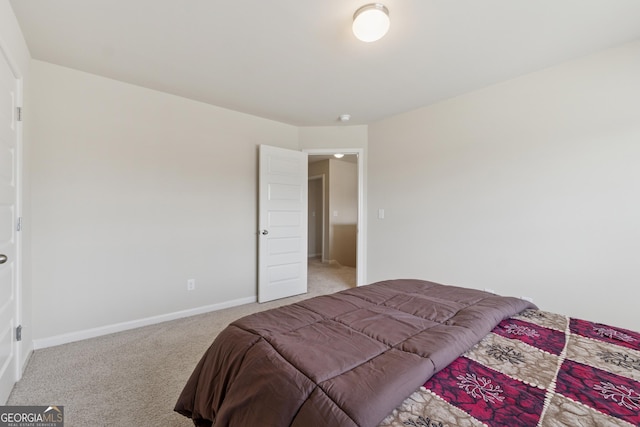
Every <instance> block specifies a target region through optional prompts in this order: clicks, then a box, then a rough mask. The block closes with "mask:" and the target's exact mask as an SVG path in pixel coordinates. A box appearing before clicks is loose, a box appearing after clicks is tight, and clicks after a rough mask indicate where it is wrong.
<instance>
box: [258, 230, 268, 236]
mask: <svg viewBox="0 0 640 427" xmlns="http://www.w3.org/2000/svg"><path fill="white" fill-rule="evenodd" d="M260 234H262V235H263V236H266V235H267V234H269V230H262V231H261V232H260Z"/></svg>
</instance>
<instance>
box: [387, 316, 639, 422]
mask: <svg viewBox="0 0 640 427" xmlns="http://www.w3.org/2000/svg"><path fill="white" fill-rule="evenodd" d="M639 425H640V333H637V332H632V331H628V330H625V329H620V328H613V327H610V326H606V325H602V324H598V323H592V322H587V321H584V320H578V319H573V318H569V317H566V316H561V315H558V314H553V313H548V312H544V311H539V310H526V311H524V312H523V313H521V314H520V315H517V316H514V317H512V318H509V319H507V320H504V321H503V322H501V323H500V324H499V325H498V326H497V327H496V328H495V329H494V330H493V331H492V332H491V333H490V334H489V335H487V336H486V337H485V338H484V339H483V340H482V341H480V342H479V343H478V344H477V345H476V346H475V347H473V348H472V349H471V350H469V351H467V352H466V353H464V354H463V355H462V356H460V357H459V358H458V359H456V360H455V361H454V362H453V363H451V364H450V365H449V366H447V367H446V368H444V369H443V370H442V371H440V372H439V373H437V374H436V375H434V376H433V377H432V378H431V379H430V380H429V381H427V382H426V383H425V384H424V386H423V387H421V388H420V389H419V390H417V391H416V392H415V393H413V394H412V395H411V396H410V397H409V398H407V399H406V400H405V401H404V402H403V404H402V405H401V406H400V407H398V408H397V409H396V410H394V411H393V413H392V414H391V415H389V416H388V417H387V418H386V419H385V420H384V421H383V422H382V423H381V424H380V426H385V427H386V426H393V427H399V426H403V427H404V426H413V427H447V426H451V427H453V426H456V427H459V426H463V427H464V426H490V427H498V426H509V427H514V426H540V427H551V426H553V427H559V426H584V427H590V426H593V427H596V426H597V427H601V426H625V427H629V426H639Z"/></svg>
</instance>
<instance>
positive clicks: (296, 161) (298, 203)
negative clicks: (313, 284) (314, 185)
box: [258, 145, 309, 302]
mask: <svg viewBox="0 0 640 427" xmlns="http://www.w3.org/2000/svg"><path fill="white" fill-rule="evenodd" d="M308 167H309V166H308V164H307V154H306V153H303V152H300V151H294V150H286V149H283V148H278V147H271V146H268V145H261V146H260V164H259V180H260V182H259V186H258V187H259V195H258V211H259V212H258V228H259V230H258V302H266V301H271V300H274V299H278V298H284V297H288V296H292V295H298V294H303V293H306V292H307V219H308V218H307V192H308V185H307V173H308Z"/></svg>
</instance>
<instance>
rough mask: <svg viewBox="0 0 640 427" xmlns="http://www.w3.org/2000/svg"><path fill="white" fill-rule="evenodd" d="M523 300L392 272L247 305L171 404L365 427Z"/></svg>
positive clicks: (263, 418) (231, 415)
mask: <svg viewBox="0 0 640 427" xmlns="http://www.w3.org/2000/svg"><path fill="white" fill-rule="evenodd" d="M526 308H535V306H533V305H532V304H530V303H528V302H527V301H524V300H520V299H517V298H505V297H499V296H496V295H493V294H490V293H486V292H482V291H478V290H472V289H464V288H458V287H452V286H444V285H439V284H436V283H432V282H425V281H421V280H393V281H386V282H379V283H375V284H372V285H368V286H363V287H359V288H355V289H350V290H347V291H343V292H339V293H336V294H333V295H327V296H321V297H316V298H312V299H309V300H306V301H302V302H299V303H296V304H292V305H289V306H285V307H281V308H277V309H273V310H268V311H264V312H261V313H256V314H253V315H250V316H247V317H244V318H242V319H240V320H237V321H235V322H233V323H232V324H231V325H229V326H228V327H227V328H226V329H225V330H223V331H222V332H221V333H220V334H219V335H218V337H217V338H216V339H215V341H214V342H213V344H212V345H211V347H210V348H209V349H208V350H207V352H206V353H205V354H204V356H203V357H202V359H201V361H200V362H199V363H198V365H197V366H196V368H195V370H194V372H193V374H192V375H191V377H190V378H189V380H188V382H187V384H186V386H185V388H184V390H183V391H182V394H181V395H180V397H179V399H178V402H177V404H176V407H175V410H176V411H177V412H179V413H181V414H183V415H185V416H187V417H190V418H192V419H193V421H194V424H195V425H197V426H210V425H212V424H214V425H216V426H231V427H233V426H237V427H246V426H300V427H311V426H322V427H325V426H375V425H377V424H378V423H379V422H380V421H381V420H382V419H383V418H384V417H385V416H386V415H387V414H388V413H390V412H391V411H392V410H393V409H394V408H395V407H396V406H398V405H399V404H400V403H401V402H402V401H403V400H404V399H405V398H406V397H407V396H409V395H410V394H411V393H413V392H414V391H415V390H416V389H417V388H418V387H420V386H421V385H422V384H423V383H424V382H425V381H426V380H427V379H428V378H429V377H431V376H432V375H433V374H434V373H436V372H438V371H439V370H440V369H442V368H444V367H445V366H447V365H448V364H449V363H451V362H452V361H453V360H455V359H456V358H457V357H458V356H459V355H460V354H462V353H463V352H465V351H466V350H468V349H469V348H471V347H472V346H473V345H474V344H476V343H477V342H478V341H480V339H482V338H483V337H484V336H485V335H487V334H488V333H489V332H490V331H491V330H492V329H493V328H494V327H495V326H496V325H497V324H498V323H499V322H500V321H501V320H503V319H505V318H507V317H509V316H512V315H514V314H516V313H519V312H520V311H522V310H524V309H526Z"/></svg>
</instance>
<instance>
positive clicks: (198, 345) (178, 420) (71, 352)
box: [7, 261, 355, 427]
mask: <svg viewBox="0 0 640 427" xmlns="http://www.w3.org/2000/svg"><path fill="white" fill-rule="evenodd" d="M353 286H355V269H354V268H349V267H342V266H336V265H326V264H321V263H319V262H317V261H314V262H310V263H309V293H308V294H306V295H301V296H296V297H291V298H286V299H282V300H278V301H273V302H270V303H265V304H258V303H253V304H247V305H243V306H239V307H234V308H229V309H225V310H220V311H216V312H212V313H207V314H203V315H199V316H193V317H189V318H185V319H179V320H174V321H171V322H165V323H161V324H158V325H153V326H147V327H144V328H139V329H134V330H131V331H126V332H120V333H117V334H111V335H106V336H103V337H98V338H93V339H89V340H84V341H79V342H75V343H70V344H65V345H61V346H57V347H51V348H47V349H42V350H38V351H36V352H34V354H33V355H32V356H31V358H30V360H29V363H28V365H27V368H26V372H25V374H24V376H23V378H22V380H21V381H20V382H19V383H18V384H16V386H15V388H14V389H13V392H12V393H11V396H10V397H9V401H8V403H7V404H8V405H64V410H65V426H66V427H80V426H82V427H86V426H91V427H93V426H116V427H126V426H166V427H187V426H193V423H191V421H190V420H188V419H187V418H185V417H183V416H181V415H178V414H176V413H175V412H173V406H174V404H175V402H176V399H177V398H178V395H179V394H180V392H181V391H182V387H183V386H184V384H185V382H186V381H187V379H188V377H189V375H190V374H191V371H192V370H193V368H194V367H195V365H196V363H197V362H198V361H199V360H200V357H201V356H202V354H203V353H204V351H205V350H206V349H207V348H208V347H209V345H210V344H211V342H212V341H213V339H214V338H215V336H216V335H217V334H218V333H219V332H220V331H221V330H222V329H223V328H224V327H225V326H227V325H228V324H229V323H230V322H232V321H233V320H235V319H237V318H239V317H242V316H244V315H247V314H250V313H254V312H257V311H263V310H266V309H269V308H273V307H277V306H281V305H285V304H289V303H292V302H295V301H300V300H302V299H306V298H309V297H312V296H317V295H323V294H327V293H332V292H335V291H338V290H342V289H346V288H349V287H353Z"/></svg>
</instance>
